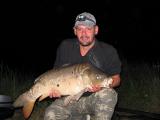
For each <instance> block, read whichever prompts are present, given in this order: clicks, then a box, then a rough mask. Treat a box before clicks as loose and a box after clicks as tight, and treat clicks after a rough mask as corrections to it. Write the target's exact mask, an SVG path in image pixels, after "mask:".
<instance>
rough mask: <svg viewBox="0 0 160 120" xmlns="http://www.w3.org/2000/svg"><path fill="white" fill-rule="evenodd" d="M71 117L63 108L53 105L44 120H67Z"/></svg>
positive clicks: (48, 109) (47, 110)
mask: <svg viewBox="0 0 160 120" xmlns="http://www.w3.org/2000/svg"><path fill="white" fill-rule="evenodd" d="M69 117H70V112H69V111H68V110H67V109H65V108H64V107H62V106H58V105H55V104H51V105H50V106H49V107H48V108H47V109H46V110H45V115H44V120H65V119H68V118H69Z"/></svg>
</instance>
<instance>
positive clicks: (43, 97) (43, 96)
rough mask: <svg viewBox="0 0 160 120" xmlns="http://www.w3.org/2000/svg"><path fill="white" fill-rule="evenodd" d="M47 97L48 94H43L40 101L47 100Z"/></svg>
mask: <svg viewBox="0 0 160 120" xmlns="http://www.w3.org/2000/svg"><path fill="white" fill-rule="evenodd" d="M46 97H48V94H43V95H41V96H40V97H39V99H38V101H42V100H43V99H45V98H46Z"/></svg>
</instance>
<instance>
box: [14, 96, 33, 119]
mask: <svg viewBox="0 0 160 120" xmlns="http://www.w3.org/2000/svg"><path fill="white" fill-rule="evenodd" d="M35 101H36V100H33V99H31V98H29V97H28V96H27V95H26V93H24V94H22V95H20V96H19V97H18V98H17V99H16V101H15V102H14V103H13V107H15V108H18V107H23V108H22V111H23V115H24V118H25V119H27V118H28V117H29V116H30V114H31V112H32V110H33V107H34V104H35Z"/></svg>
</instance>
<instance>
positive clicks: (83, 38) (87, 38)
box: [74, 25, 98, 46]
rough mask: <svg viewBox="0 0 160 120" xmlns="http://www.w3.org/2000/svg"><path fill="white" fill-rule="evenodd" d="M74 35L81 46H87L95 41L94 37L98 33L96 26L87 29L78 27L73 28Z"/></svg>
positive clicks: (86, 27) (81, 26)
mask: <svg viewBox="0 0 160 120" xmlns="http://www.w3.org/2000/svg"><path fill="white" fill-rule="evenodd" d="M74 33H75V35H76V36H77V38H78V40H79V43H80V44H81V45H82V46H89V45H91V44H92V43H93V42H94V40H95V35H96V34H97V33H98V26H92V27H88V26H84V25H78V26H76V27H75V28H74Z"/></svg>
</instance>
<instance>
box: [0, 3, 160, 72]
mask: <svg viewBox="0 0 160 120" xmlns="http://www.w3.org/2000/svg"><path fill="white" fill-rule="evenodd" d="M1 8H2V11H1V12H2V13H1V42H0V57H1V61H3V63H6V64H8V65H10V66H12V67H17V68H18V67H23V68H24V69H34V70H42V71H43V70H46V69H49V68H52V66H53V63H54V60H55V56H56V49H57V47H58V45H59V43H60V42H61V41H62V40H63V39H65V38H70V37H74V34H73V29H72V27H73V25H74V20H75V17H76V16H77V15H78V14H79V13H81V12H85V11H86V12H91V13H92V14H94V15H95V17H96V19H97V24H98V25H99V27H100V31H99V34H98V36H97V38H98V39H99V40H101V41H105V42H107V43H109V44H112V45H113V46H114V47H115V48H116V49H117V50H118V52H119V54H120V57H124V58H126V59H127V60H129V61H139V60H145V61H149V62H152V61H159V58H160V54H159V50H160V48H159V39H160V37H159V35H160V34H159V33H160V30H159V29H160V13H159V12H160V11H159V10H160V9H159V4H158V2H154V1H138V2H136V1H134V2H133V1H127V0H126V1H114V0H100V1H93V0H92V1H90V0H89V1H87V0H81V1H69V0H37V1H36V0H32V1H31V0H29V1H3V2H1Z"/></svg>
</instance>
